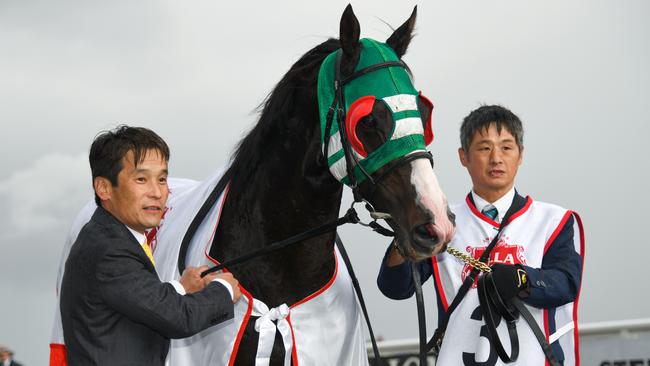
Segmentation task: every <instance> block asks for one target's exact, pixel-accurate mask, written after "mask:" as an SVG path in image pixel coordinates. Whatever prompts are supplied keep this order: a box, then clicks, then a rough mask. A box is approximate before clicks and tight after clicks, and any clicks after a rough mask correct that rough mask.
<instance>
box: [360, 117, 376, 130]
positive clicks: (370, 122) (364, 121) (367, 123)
mask: <svg viewBox="0 0 650 366" xmlns="http://www.w3.org/2000/svg"><path fill="white" fill-rule="evenodd" d="M359 124H361V126H363V127H375V125H376V124H377V120H375V117H373V116H372V114H369V115H367V116H365V117H363V118H361V120H360V121H359Z"/></svg>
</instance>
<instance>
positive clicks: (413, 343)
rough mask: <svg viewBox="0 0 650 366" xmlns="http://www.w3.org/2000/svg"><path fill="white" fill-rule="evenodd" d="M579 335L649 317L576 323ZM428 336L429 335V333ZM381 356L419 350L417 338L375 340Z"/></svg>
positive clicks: (649, 326) (645, 325) (640, 325)
mask: <svg viewBox="0 0 650 366" xmlns="http://www.w3.org/2000/svg"><path fill="white" fill-rule="evenodd" d="M578 331H579V332H580V337H581V338H582V337H589V336H591V335H603V334H613V335H615V334H619V333H626V332H642V331H650V318H644V319H629V320H614V321H606V322H595V323H584V324H579V325H578ZM429 337H430V335H429ZM377 346H378V347H379V353H380V354H381V356H382V358H384V356H391V355H396V354H414V355H416V354H417V353H418V352H419V341H418V339H417V338H408V339H397V340H387V341H380V342H377ZM367 350H368V356H370V357H372V356H373V352H372V345H371V344H370V342H368V343H367Z"/></svg>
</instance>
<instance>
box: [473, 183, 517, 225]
mask: <svg viewBox="0 0 650 366" xmlns="http://www.w3.org/2000/svg"><path fill="white" fill-rule="evenodd" d="M472 198H473V199H474V205H475V206H476V209H477V210H479V211H480V212H483V209H484V208H485V206H487V205H491V206H494V207H495V208H496V209H497V217H495V218H494V221H496V222H501V220H502V219H503V216H504V215H505V214H506V212H508V209H509V208H510V205H512V200H513V199H514V198H515V187H512V188H510V190H509V191H508V193H506V194H504V195H503V196H502V197H501V198H499V199H498V200H496V201H494V202H488V201H486V200H485V199H484V198H482V197H481V196H479V195H478V194H477V193H476V192H474V190H472Z"/></svg>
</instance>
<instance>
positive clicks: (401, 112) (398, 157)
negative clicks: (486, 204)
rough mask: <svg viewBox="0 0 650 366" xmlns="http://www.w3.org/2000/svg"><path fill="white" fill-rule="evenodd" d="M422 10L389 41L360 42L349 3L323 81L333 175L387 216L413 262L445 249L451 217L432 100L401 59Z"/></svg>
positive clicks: (324, 135) (324, 130)
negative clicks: (432, 148)
mask: <svg viewBox="0 0 650 366" xmlns="http://www.w3.org/2000/svg"><path fill="white" fill-rule="evenodd" d="M416 13H417V7H416V8H414V9H413V13H412V14H411V16H410V17H409V19H408V20H407V21H406V22H405V23H404V24H403V25H401V26H400V27H399V28H398V29H396V30H395V31H394V33H393V34H392V35H391V36H390V37H389V38H388V39H387V40H386V42H385V43H382V42H378V41H375V40H372V39H367V38H364V39H360V38H359V37H360V27H359V22H358V20H357V18H356V16H355V15H354V12H353V11H352V7H351V6H350V5H348V7H347V8H346V9H345V11H344V13H343V16H342V18H341V26H340V45H341V48H340V49H339V50H336V51H334V52H332V53H331V54H330V55H329V56H327V57H326V58H325V60H324V61H323V63H322V65H321V67H320V72H319V78H318V99H319V108H320V120H321V142H322V144H323V152H324V155H325V156H326V158H327V165H328V166H329V170H330V172H331V173H332V175H333V176H334V177H335V178H336V179H337V180H339V181H340V182H342V183H344V184H346V185H348V186H350V187H352V188H353V190H354V191H355V196H361V197H362V198H363V199H364V200H365V201H367V202H368V203H370V204H371V205H372V206H373V207H374V209H375V210H376V211H381V212H385V213H388V214H389V215H390V218H388V219H387V222H388V224H389V225H390V226H391V227H392V228H393V230H394V231H395V235H396V238H397V243H398V247H399V249H400V251H401V253H402V254H403V255H404V256H406V257H409V258H411V259H414V260H420V259H424V258H428V257H431V256H432V255H435V254H438V253H440V252H441V251H443V250H444V249H445V247H446V244H447V243H448V242H449V241H450V240H451V237H452V235H453V233H454V223H453V221H454V216H453V214H452V213H451V212H450V211H449V209H448V205H447V199H446V197H445V195H444V193H443V192H442V189H441V188H440V185H439V184H438V180H437V178H436V175H435V173H434V171H433V159H432V158H431V155H430V153H428V152H427V151H426V146H427V145H428V144H430V143H431V142H432V140H433V130H432V127H431V112H432V110H433V104H432V103H431V102H430V101H429V100H428V99H427V98H426V97H424V96H423V95H422V93H421V92H419V91H418V90H417V89H416V88H415V87H414V86H413V82H412V79H411V76H410V72H409V70H408V68H407V66H406V64H404V63H403V61H402V60H401V57H402V56H403V55H404V54H405V53H406V50H407V48H408V45H409V43H410V41H411V38H412V36H413V28H414V26H415V18H416Z"/></svg>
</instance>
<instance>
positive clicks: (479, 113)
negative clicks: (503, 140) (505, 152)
mask: <svg viewBox="0 0 650 366" xmlns="http://www.w3.org/2000/svg"><path fill="white" fill-rule="evenodd" d="M492 123H494V124H495V125H496V128H497V131H498V132H499V133H501V129H502V128H505V129H506V130H507V131H508V132H510V133H511V134H512V136H513V137H514V138H515V142H516V143H517V146H518V147H519V150H520V151H521V150H522V149H523V148H524V128H523V127H522V125H521V121H520V120H519V117H517V115H515V114H514V113H512V112H511V111H510V110H509V109H507V108H505V107H502V106H500V105H484V106H481V107H479V108H478V109H475V110H473V111H472V112H470V114H469V115H468V116H467V117H465V119H464V120H463V123H462V124H461V126H460V146H461V147H462V148H463V150H465V152H469V145H470V144H471V143H472V139H473V138H474V135H475V134H476V133H477V132H479V131H481V130H485V131H487V130H488V128H489V127H490V124H492Z"/></svg>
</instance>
